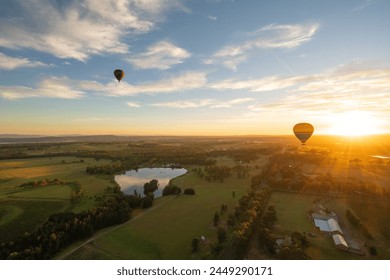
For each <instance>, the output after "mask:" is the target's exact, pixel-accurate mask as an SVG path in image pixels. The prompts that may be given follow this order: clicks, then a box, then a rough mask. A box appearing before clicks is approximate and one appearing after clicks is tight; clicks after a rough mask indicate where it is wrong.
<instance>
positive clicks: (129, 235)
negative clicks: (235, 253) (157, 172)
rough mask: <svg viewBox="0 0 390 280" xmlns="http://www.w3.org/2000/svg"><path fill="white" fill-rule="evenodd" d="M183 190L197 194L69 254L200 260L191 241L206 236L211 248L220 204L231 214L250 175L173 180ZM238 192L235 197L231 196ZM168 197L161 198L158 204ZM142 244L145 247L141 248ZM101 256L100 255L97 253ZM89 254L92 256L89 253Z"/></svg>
mask: <svg viewBox="0 0 390 280" xmlns="http://www.w3.org/2000/svg"><path fill="white" fill-rule="evenodd" d="M173 182H174V183H175V184H176V185H178V186H179V187H180V188H182V189H185V188H193V189H194V190H195V192H196V194H195V195H183V194H181V195H179V196H177V197H176V198H174V199H172V200H170V201H168V202H167V203H164V204H163V203H161V206H159V207H156V209H155V210H152V211H149V212H147V213H146V214H144V215H143V216H142V218H139V219H138V218H136V219H134V221H130V223H128V224H126V225H124V226H123V227H120V228H118V229H116V230H114V231H112V232H110V233H108V234H107V235H104V236H102V237H100V238H98V239H96V240H95V241H94V244H89V245H88V246H86V247H83V248H81V249H80V250H78V252H77V253H75V254H73V255H70V256H69V257H68V258H69V259H77V258H86V259H89V258H114V259H198V258H200V257H201V256H200V255H197V254H191V240H192V238H194V237H196V238H200V236H202V235H203V236H205V237H206V238H207V242H206V243H204V244H202V246H206V247H207V249H208V246H209V244H210V243H211V242H212V241H215V240H216V228H215V227H214V226H213V216H214V213H215V211H219V210H220V209H221V204H226V205H227V206H228V212H227V213H224V215H228V213H233V209H234V207H235V205H236V204H237V202H238V199H239V198H240V197H241V196H242V195H243V194H244V193H245V192H246V190H247V189H248V187H249V186H250V176H248V178H246V179H237V178H235V176H231V177H229V178H227V179H226V180H225V181H224V183H220V182H207V181H205V180H204V179H200V178H199V177H198V176H197V175H196V174H195V173H193V172H189V173H187V174H185V175H183V176H180V177H177V178H175V179H173ZM232 191H235V193H236V196H235V198H233V197H232ZM165 199H169V196H168V197H162V198H158V199H157V200H156V201H155V205H158V204H159V203H160V200H161V201H164V200H165ZM140 244H143V245H142V246H140ZM99 251H100V252H102V255H101V256H100V257H99V256H97V255H96V254H97V252H99ZM88 252H90V254H89V253H88Z"/></svg>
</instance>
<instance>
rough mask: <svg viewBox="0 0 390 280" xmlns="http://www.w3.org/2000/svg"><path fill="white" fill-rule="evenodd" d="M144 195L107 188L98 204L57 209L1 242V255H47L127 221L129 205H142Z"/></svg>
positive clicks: (129, 210)
mask: <svg viewBox="0 0 390 280" xmlns="http://www.w3.org/2000/svg"><path fill="white" fill-rule="evenodd" d="M144 201H145V200H144V198H141V197H140V196H139V195H126V194H124V193H123V192H122V191H121V190H120V188H119V187H113V188H107V189H106V190H105V193H104V196H103V197H102V198H101V199H100V202H99V203H98V205H97V206H96V207H94V208H92V209H89V210H87V211H84V212H81V213H77V214H76V213H60V214H54V215H51V216H50V218H49V219H48V220H47V221H46V222H45V223H44V224H43V225H42V226H40V227H39V228H37V229H36V230H35V231H34V232H32V233H27V232H26V233H25V234H24V235H23V236H20V237H19V238H17V239H16V240H14V241H12V242H8V243H3V244H1V245H0V259H50V258H52V257H53V256H54V255H55V254H57V253H58V252H60V250H61V249H62V248H64V247H66V246H67V245H69V244H71V243H72V242H75V241H77V240H80V239H83V238H86V237H89V236H92V234H93V233H94V231H96V230H98V229H101V228H104V227H108V226H112V225H115V224H120V223H124V222H126V221H128V220H129V219H130V215H131V208H137V207H144V205H143V204H144Z"/></svg>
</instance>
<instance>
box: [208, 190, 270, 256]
mask: <svg viewBox="0 0 390 280" xmlns="http://www.w3.org/2000/svg"><path fill="white" fill-rule="evenodd" d="M270 195H271V191H270V190H269V189H268V188H258V187H257V186H252V188H251V189H250V190H249V191H248V192H247V194H245V195H244V196H243V197H242V198H240V200H239V203H238V205H237V206H236V207H235V211H234V214H229V215H228V219H227V226H228V230H227V231H228V233H227V236H228V237H229V238H227V239H226V241H225V242H224V243H219V244H218V246H215V247H214V248H213V249H212V250H213V251H214V253H217V254H218V255H219V257H222V258H234V259H242V258H243V257H244V256H245V254H246V252H247V249H248V245H249V242H250V240H251V238H252V237H253V235H254V233H255V231H256V229H257V227H258V225H259V222H260V221H261V217H262V216H263V214H264V211H265V210H266V205H267V203H268V199H269V197H270ZM222 240H225V239H224V238H222Z"/></svg>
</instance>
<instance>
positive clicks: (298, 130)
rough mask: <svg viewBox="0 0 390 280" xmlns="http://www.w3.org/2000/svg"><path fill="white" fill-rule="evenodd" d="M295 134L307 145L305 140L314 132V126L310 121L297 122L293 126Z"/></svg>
mask: <svg viewBox="0 0 390 280" xmlns="http://www.w3.org/2000/svg"><path fill="white" fill-rule="evenodd" d="M293 131H294V134H295V136H296V137H297V138H298V139H299V140H300V141H301V142H302V145H305V142H306V141H307V140H308V139H309V138H310V136H311V135H312V134H313V131H314V127H313V126H312V125H311V124H310V123H297V124H296V125H294V128H293Z"/></svg>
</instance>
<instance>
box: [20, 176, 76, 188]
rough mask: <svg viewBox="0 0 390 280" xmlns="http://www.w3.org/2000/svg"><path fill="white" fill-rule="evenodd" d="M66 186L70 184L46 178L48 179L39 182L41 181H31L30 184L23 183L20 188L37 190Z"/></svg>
mask: <svg viewBox="0 0 390 280" xmlns="http://www.w3.org/2000/svg"><path fill="white" fill-rule="evenodd" d="M65 184H70V183H69V182H65V181H63V180H60V179H57V178H55V179H49V178H46V179H43V180H39V181H30V182H26V183H23V184H20V185H19V186H17V187H19V188H36V187H45V186H51V185H65Z"/></svg>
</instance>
